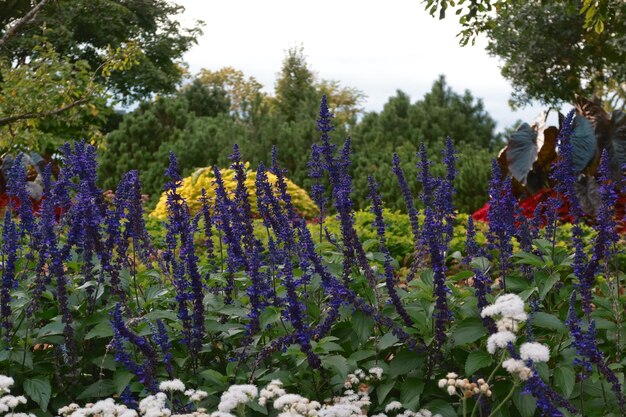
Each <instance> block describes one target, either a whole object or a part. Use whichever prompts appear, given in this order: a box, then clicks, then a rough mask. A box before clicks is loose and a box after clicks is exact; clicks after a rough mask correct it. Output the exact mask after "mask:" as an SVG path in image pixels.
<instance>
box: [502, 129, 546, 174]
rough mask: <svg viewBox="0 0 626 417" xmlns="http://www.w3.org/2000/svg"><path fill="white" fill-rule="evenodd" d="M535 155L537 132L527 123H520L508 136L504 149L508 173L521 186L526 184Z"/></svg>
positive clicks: (536, 150) (536, 151)
mask: <svg viewBox="0 0 626 417" xmlns="http://www.w3.org/2000/svg"><path fill="white" fill-rule="evenodd" d="M537 153H538V148H537V132H536V131H535V130H534V129H533V128H532V127H530V125H529V124H528V123H522V124H521V125H520V126H519V127H518V128H517V130H516V131H515V132H513V133H512V134H511V136H509V141H508V145H507V147H506V160H507V163H508V166H509V172H511V175H512V176H513V178H515V179H516V180H518V181H519V182H520V183H521V184H524V185H525V184H526V178H527V177H528V173H529V172H530V170H531V169H532V167H533V163H534V162H535V160H536V159H537Z"/></svg>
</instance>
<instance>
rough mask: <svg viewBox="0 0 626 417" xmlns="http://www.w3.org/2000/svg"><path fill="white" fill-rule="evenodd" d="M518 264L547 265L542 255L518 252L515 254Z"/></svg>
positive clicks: (514, 257)
mask: <svg viewBox="0 0 626 417" xmlns="http://www.w3.org/2000/svg"><path fill="white" fill-rule="evenodd" d="M513 259H515V263H516V264H522V265H532V266H537V267H542V266H545V262H544V260H543V258H542V257H540V256H537V255H535V254H534V253H528V252H518V253H516V254H515V255H513Z"/></svg>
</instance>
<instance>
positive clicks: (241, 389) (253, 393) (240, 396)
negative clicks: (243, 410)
mask: <svg viewBox="0 0 626 417" xmlns="http://www.w3.org/2000/svg"><path fill="white" fill-rule="evenodd" d="M258 394H259V391H258V389H257V387H255V386H254V385H231V386H230V387H229V388H228V390H227V391H226V392H224V393H222V398H220V403H219V404H218V405H217V409H218V411H219V413H217V412H214V413H212V414H211V417H228V416H229V415H230V416H232V414H230V412H231V411H232V410H234V409H235V408H237V406H239V405H243V404H245V403H247V402H248V401H250V400H253V399H255V398H256V397H257V396H258Z"/></svg>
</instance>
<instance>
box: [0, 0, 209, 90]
mask: <svg viewBox="0 0 626 417" xmlns="http://www.w3.org/2000/svg"><path fill="white" fill-rule="evenodd" d="M10 3H14V4H13V7H9V8H7V9H4V8H3V9H4V11H3V12H2V13H0V31H1V32H5V31H6V30H7V28H9V27H10V25H11V24H12V22H13V21H14V19H15V18H16V16H22V15H23V13H24V11H25V10H27V9H30V7H31V3H32V1H31V0H11V1H10ZM183 10H184V8H183V7H182V6H179V5H177V4H175V3H172V2H169V1H166V0H57V1H50V2H47V3H46V4H45V5H44V7H43V8H42V9H41V12H39V13H38V14H37V15H36V16H35V18H34V19H32V20H30V21H29V22H28V23H27V24H26V25H24V27H23V28H22V30H21V35H20V36H15V37H13V38H12V39H11V40H10V41H9V42H7V44H6V45H4V47H3V48H2V49H1V50H0V55H1V56H3V57H5V58H7V59H9V60H10V61H11V62H19V63H23V62H26V61H28V60H29V59H30V57H31V56H32V54H33V53H32V51H33V49H34V48H36V47H37V46H38V45H40V39H41V38H42V37H43V38H45V39H47V41H48V42H49V43H50V44H51V45H52V46H53V48H54V50H55V52H57V53H58V54H59V55H60V56H63V57H64V58H65V59H66V60H67V61H69V62H75V61H85V62H87V63H88V64H89V68H91V69H92V70H94V69H96V68H98V67H100V66H101V65H102V64H103V63H104V62H105V61H106V60H107V54H106V50H107V48H114V49H115V48H119V47H122V46H124V45H125V44H127V43H128V42H134V43H135V44H136V45H137V46H138V48H139V50H140V52H141V53H140V54H139V55H138V56H137V59H138V63H137V65H135V66H134V67H133V68H132V69H129V70H127V71H124V72H121V73H118V74H112V75H111V77H108V78H104V77H102V76H100V74H99V75H98V81H100V82H102V83H103V84H105V85H106V86H107V87H108V88H109V89H110V90H111V92H112V93H113V94H115V96H116V97H117V98H118V99H120V100H123V101H125V102H131V101H135V100H137V99H140V98H146V97H149V95H150V94H152V93H155V92H174V91H175V90H176V86H177V84H178V83H179V81H180V79H181V76H182V71H181V66H182V62H181V57H182V55H183V54H184V53H185V52H186V51H187V50H189V48H190V47H191V46H192V45H193V44H194V43H195V41H196V38H197V37H198V36H199V35H200V33H201V32H200V26H199V24H196V25H195V26H193V27H191V28H184V27H181V25H180V23H178V21H177V20H176V16H177V15H179V14H180V13H182V11H183Z"/></svg>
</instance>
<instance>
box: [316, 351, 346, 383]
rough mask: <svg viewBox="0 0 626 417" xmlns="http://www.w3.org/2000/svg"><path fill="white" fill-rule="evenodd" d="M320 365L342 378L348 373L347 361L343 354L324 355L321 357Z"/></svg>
mask: <svg viewBox="0 0 626 417" xmlns="http://www.w3.org/2000/svg"><path fill="white" fill-rule="evenodd" d="M322 366H323V367H324V368H326V369H331V370H333V371H335V372H337V374H338V375H339V376H340V377H341V378H342V379H344V378H345V377H346V376H347V375H348V361H347V359H346V358H344V357H343V356H339V355H330V356H324V357H322Z"/></svg>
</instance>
